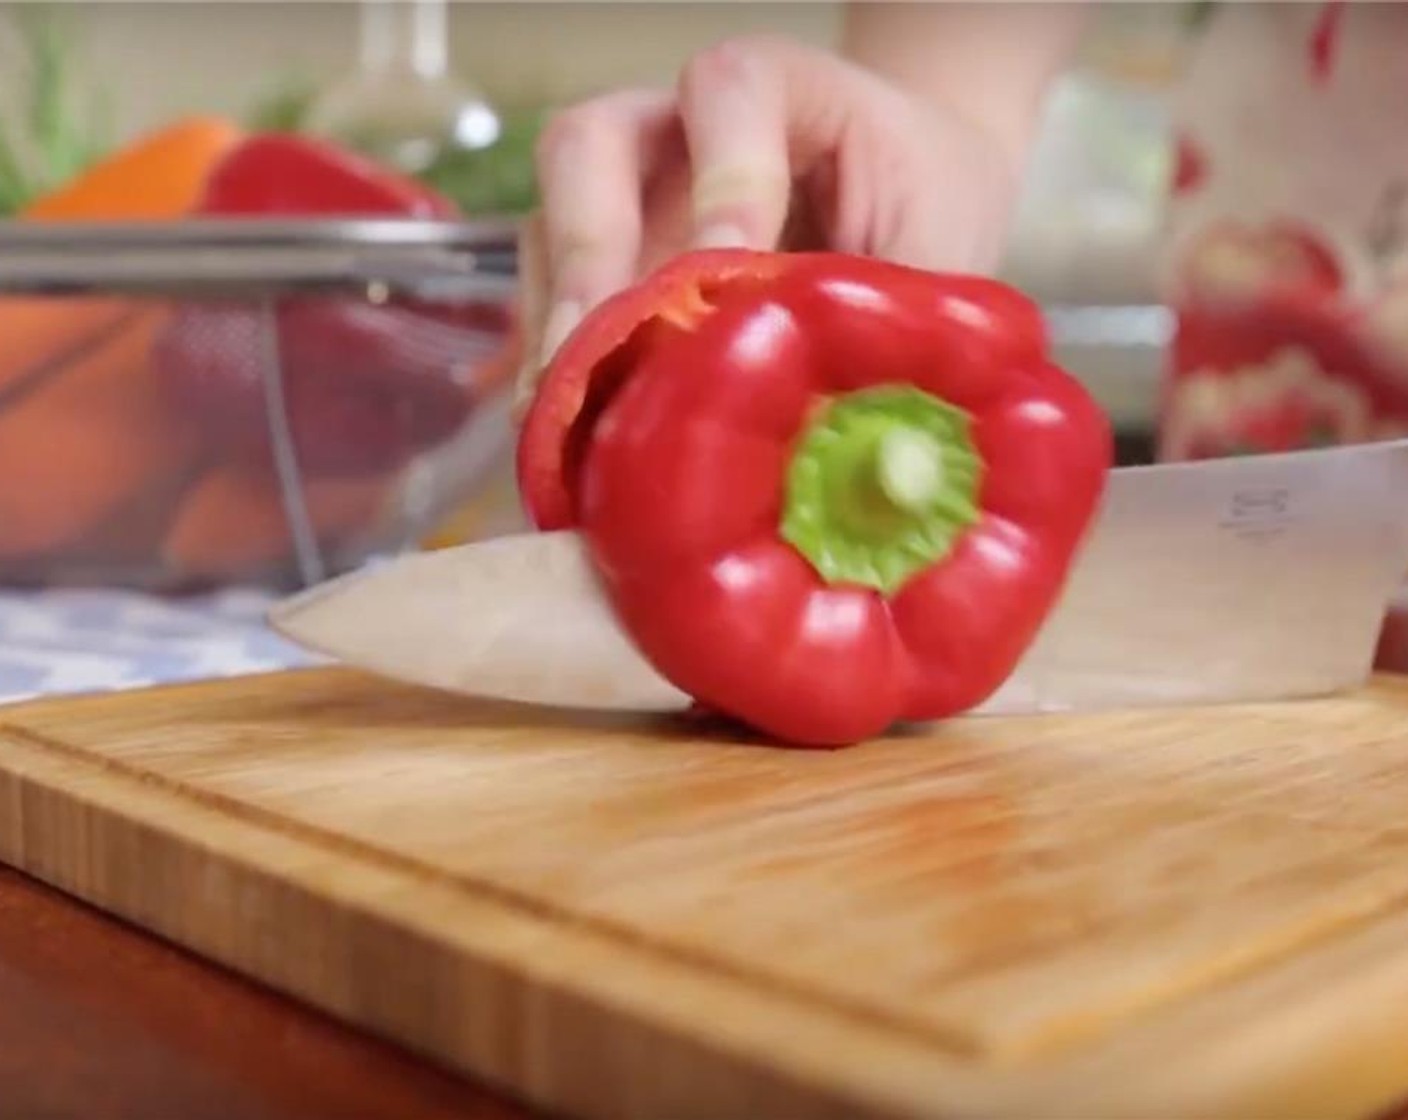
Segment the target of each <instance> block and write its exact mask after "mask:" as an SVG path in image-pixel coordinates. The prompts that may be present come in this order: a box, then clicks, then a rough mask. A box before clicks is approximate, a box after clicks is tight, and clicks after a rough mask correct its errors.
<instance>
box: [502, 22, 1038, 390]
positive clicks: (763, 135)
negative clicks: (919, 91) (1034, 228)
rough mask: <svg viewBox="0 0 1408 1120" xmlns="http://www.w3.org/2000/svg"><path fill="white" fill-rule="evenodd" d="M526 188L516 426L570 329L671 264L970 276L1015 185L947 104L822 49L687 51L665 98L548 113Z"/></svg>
mask: <svg viewBox="0 0 1408 1120" xmlns="http://www.w3.org/2000/svg"><path fill="white" fill-rule="evenodd" d="M538 177H539V185H540V190H541V194H542V208H541V210H540V211H539V212H537V213H536V214H534V215H533V216H532V218H531V219H530V220H529V221H528V222H527V223H526V226H525V229H524V234H523V238H522V242H521V246H520V273H521V301H522V302H521V307H520V322H521V329H522V330H523V331H524V334H525V350H524V352H525V355H526V356H527V358H526V362H525V366H524V368H523V370H522V372H521V373H520V376H519V383H518V387H517V408H518V412H519V414H520V415H521V414H522V413H523V412H524V411H526V408H527V405H528V404H529V402H530V401H531V399H532V395H533V393H534V391H535V389H536V386H537V380H538V375H539V373H540V371H541V369H542V367H543V366H544V365H546V363H547V361H548V360H549V359H550V358H551V356H552V353H553V352H554V351H555V350H556V348H557V347H558V346H559V345H560V344H561V342H562V341H563V339H564V338H565V337H566V336H567V335H568V334H570V333H571V331H572V329H573V328H574V327H575V326H576V325H577V323H578V322H580V321H581V319H582V317H583V316H584V315H585V314H586V313H587V312H589V311H590V310H591V309H592V308H593V307H594V306H595V305H596V304H598V303H600V302H601V301H602V300H603V299H605V298H606V297H608V296H610V295H612V294H613V293H614V292H616V291H618V290H619V289H621V288H623V287H625V286H627V285H629V284H630V283H631V282H632V281H634V280H635V279H636V278H638V277H639V276H640V275H642V274H643V273H645V272H648V271H649V270H651V269H652V268H653V267H655V266H656V265H658V264H660V263H661V262H663V261H664V260H665V259H667V258H668V257H670V256H673V255H674V254H676V253H678V252H682V251H684V250H687V249H690V248H706V247H712V248H718V247H726V246H727V247H747V248H754V249H773V248H782V249H806V248H827V249H834V250H837V251H841V252H848V253H859V254H866V255H871V256H878V257H884V258H887V259H890V260H894V261H898V262H900V263H904V264H910V265H914V266H916V267H921V268H930V269H936V270H962V271H979V272H981V271H987V270H989V269H991V268H992V267H993V266H994V265H995V263H996V261H997V257H998V254H999V252H1000V250H1001V246H1002V240H1003V237H1004V235H1005V232H1006V225H1007V220H1008V217H1009V214H1010V211H1011V209H1012V204H1013V201H1014V199H1015V195H1016V190H1017V178H1018V175H1017V168H1016V166H1015V161H1014V159H1013V156H1012V154H1011V153H1010V150H1009V149H1007V148H1005V147H1004V146H1003V145H1002V144H1001V143H999V142H998V140H997V139H996V138H995V137H994V136H992V135H990V134H989V133H988V132H987V131H985V130H984V129H983V128H982V127H981V126H980V125H979V124H978V123H977V122H975V121H974V120H973V119H971V117H966V116H964V115H963V114H962V113H960V112H959V111H958V110H957V109H955V108H952V107H950V106H948V105H945V104H942V103H934V102H932V101H925V102H920V101H918V100H916V99H914V98H912V97H910V96H909V95H907V94H906V93H904V92H903V91H902V90H900V89H899V88H898V87H896V86H892V85H890V84H888V83H887V82H885V81H884V80H882V79H881V78H879V77H877V76H876V75H875V74H872V73H871V72H869V71H867V70H865V69H862V68H860V67H858V66H855V65H852V64H851V63H848V62H846V61H845V60H843V59H841V58H839V57H837V56H835V55H832V54H829V53H826V52H824V51H819V50H814V49H811V48H808V47H804V46H801V45H798V44H795V43H790V42H787V41H784V40H779V39H773V38H745V39H735V40H730V41H727V42H724V43H722V44H719V45H717V46H714V47H711V48H709V49H707V50H705V51H703V52H702V53H700V54H698V55H695V56H694V57H693V58H692V59H691V60H690V61H689V62H688V63H687V64H686V65H685V67H684V69H683V71H682V72H681V74H680V77H679V80H678V83H677V85H676V87H675V89H673V90H647V89H639V90H628V91H622V92H616V93H609V94H606V95H604V96H601V97H597V98H594V99H592V100H589V101H585V102H583V103H581V104H578V105H576V106H573V107H571V108H568V109H567V110H565V111H564V112H562V113H560V114H559V115H558V116H556V117H555V118H554V119H553V120H552V121H551V122H549V125H548V127H547V129H546V131H545V132H544V135H543V137H542V140H541V142H540V144H539V148H538Z"/></svg>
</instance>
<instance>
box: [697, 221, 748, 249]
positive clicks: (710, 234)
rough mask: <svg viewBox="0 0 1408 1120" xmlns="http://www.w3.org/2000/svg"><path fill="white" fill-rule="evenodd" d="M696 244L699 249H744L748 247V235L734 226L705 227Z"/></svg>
mask: <svg viewBox="0 0 1408 1120" xmlns="http://www.w3.org/2000/svg"><path fill="white" fill-rule="evenodd" d="M694 244H695V247H696V248H699V249H744V248H747V246H748V235H747V234H745V233H744V232H743V231H742V230H741V229H739V228H738V226H734V225H727V224H723V225H712V226H705V227H704V229H703V230H701V231H700V233H699V236H698V237H696V238H695V239H694Z"/></svg>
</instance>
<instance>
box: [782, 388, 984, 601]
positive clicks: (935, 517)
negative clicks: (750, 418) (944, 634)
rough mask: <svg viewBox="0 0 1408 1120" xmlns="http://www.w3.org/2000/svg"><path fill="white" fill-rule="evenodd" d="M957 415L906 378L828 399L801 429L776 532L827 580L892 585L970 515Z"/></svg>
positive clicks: (969, 446)
mask: <svg viewBox="0 0 1408 1120" xmlns="http://www.w3.org/2000/svg"><path fill="white" fill-rule="evenodd" d="M970 424H971V421H970V418H969V416H968V414H967V413H966V412H964V411H963V410H962V409H960V408H957V407H955V406H953V405H951V404H948V403H947V402H945V401H942V400H940V399H939V398H937V397H935V396H932V395H930V394H928V393H925V392H922V391H921V390H919V389H916V388H914V387H913V386H909V385H882V386H877V387H874V388H870V389H862V390H859V391H857V392H854V393H849V394H847V395H846V396H844V397H840V398H838V399H837V400H835V401H833V402H832V403H831V404H830V405H829V406H828V407H827V409H826V410H825V412H824V413H823V414H822V416H821V417H820V418H819V419H817V420H816V421H815V422H813V423H812V424H811V425H810V426H809V427H808V429H807V430H806V431H805V432H804V433H803V434H802V437H801V439H800V441H799V444H798V449H797V452H796V454H795V456H794V458H793V460H792V464H791V466H790V467H789V469H788V476H787V494H786V500H785V502H784V507H783V515H782V522H781V525H780V532H781V534H782V536H783V538H784V539H785V540H787V541H788V542H789V543H790V544H792V545H793V547H795V548H796V549H797V550H798V551H799V552H801V553H802V555H803V556H805V557H806V558H807V559H808V560H809V561H810V562H811V564H812V566H813V567H814V568H816V570H817V571H818V572H819V573H820V574H821V575H822V576H823V577H824V578H826V579H827V580H830V581H832V582H836V583H855V584H862V585H865V586H869V587H874V588H876V589H878V590H880V591H883V592H885V593H887V594H888V593H890V592H893V591H894V590H896V589H897V588H898V587H899V586H900V585H901V584H903V583H904V582H905V581H906V580H907V579H909V578H910V577H911V576H912V575H914V574H915V573H916V572H918V571H919V570H920V569H922V568H925V567H927V566H929V565H930V564H933V563H935V562H936V561H938V560H940V559H942V558H943V557H944V556H945V555H946V554H947V553H948V552H949V551H950V550H951V549H952V548H953V546H954V544H955V543H956V541H957V539H958V537H959V535H960V534H961V533H962V532H963V530H964V529H965V528H966V527H967V526H969V525H971V524H973V523H974V522H975V521H976V520H977V518H978V509H977V496H978V485H979V476H980V474H981V472H982V462H981V459H980V457H979V455H978V452H977V448H976V446H975V445H974V443H973V441H972V438H971V436H970V434H969V427H970Z"/></svg>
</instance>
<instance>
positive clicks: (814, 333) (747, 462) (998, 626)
mask: <svg viewBox="0 0 1408 1120" xmlns="http://www.w3.org/2000/svg"><path fill="white" fill-rule="evenodd" d="M882 383H906V384H911V385H914V386H916V387H918V388H921V389H923V390H926V391H928V392H930V393H932V394H934V395H936V396H938V397H939V398H941V399H943V400H946V401H948V402H950V403H952V404H954V405H956V406H958V407H961V408H963V409H965V410H966V411H967V412H968V413H969V414H970V416H971V418H972V435H973V439H974V441H975V443H976V446H977V449H978V451H979V454H980V456H981V458H982V460H983V463H984V470H983V475H982V478H981V482H980V485H979V494H978V506H979V510H980V519H979V521H978V523H977V524H976V525H974V526H972V527H971V528H970V529H968V530H967V531H965V532H964V533H963V534H962V535H961V536H960V537H959V539H958V542H957V544H956V545H955V547H954V548H953V550H952V551H951V552H950V554H949V555H947V556H945V557H943V558H942V559H940V560H939V561H937V562H936V563H934V564H933V565H931V566H930V567H928V568H926V569H924V570H922V571H920V572H919V573H917V574H916V575H915V576H913V577H911V578H910V580H908V581H907V582H906V583H905V584H904V585H903V586H901V587H900V588H899V589H898V591H897V592H895V593H894V594H893V595H890V596H886V595H883V594H882V593H880V592H879V591H876V590H872V589H870V588H867V587H861V586H855V585H843V584H837V585H828V584H827V583H826V582H825V581H823V579H822V578H821V576H820V575H819V574H818V573H817V572H816V570H815V569H814V568H813V567H812V566H811V565H810V564H809V563H808V562H807V560H806V559H804V558H803V556H802V555H801V554H800V553H799V552H798V551H797V550H796V549H794V548H793V547H792V546H791V545H790V544H788V543H787V542H786V541H784V540H783V539H782V538H781V537H780V536H779V529H778V526H779V519H780V515H781V511H782V507H783V500H784V486H785V474H786V471H787V467H788V464H789V462H790V460H791V457H792V454H793V450H794V445H795V441H796V440H797V438H798V436H799V435H800V434H801V432H802V431H804V430H805V427H806V425H807V422H808V421H809V419H810V418H811V416H812V415H813V414H814V410H815V409H816V408H817V407H818V405H819V404H821V403H824V402H825V401H826V400H827V399H829V398H831V397H834V396H837V395H840V394H844V393H846V392H848V391H851V390H856V389H860V388H864V387H867V386H872V385H878V384H882ZM1111 456H1112V439H1111V433H1110V429H1109V425H1108V422H1107V421H1106V419H1105V417H1104V415H1103V413H1102V412H1101V410H1100V409H1099V408H1098V406H1097V405H1096V404H1095V402H1094V401H1093V400H1092V399H1091V398H1090V396H1089V394H1088V393H1087V392H1086V391H1085V390H1084V389H1083V388H1082V387H1081V386H1080V384H1079V383H1078V382H1076V381H1075V380H1074V379H1072V378H1071V377H1069V376H1068V375H1067V374H1066V373H1064V372H1063V371H1062V370H1060V369H1059V368H1057V367H1056V366H1055V365H1053V364H1052V363H1051V361H1050V360H1049V358H1048V356H1047V354H1046V337H1045V332H1044V328H1043V324H1042V321H1041V317H1040V314H1039V312H1038V310H1037V308H1036V307H1035V306H1034V305H1033V304H1032V303H1031V302H1030V301H1028V300H1027V299H1026V298H1025V297H1023V296H1022V295H1020V294H1019V293H1017V292H1015V291H1014V290H1012V289H1011V288H1009V287H1006V286H1005V285H1002V284H999V283H996V282H993V281H989V280H985V279H981V278H976V277H964V276H949V275H938V274H934V273H927V272H922V271H918V270H914V269H910V268H906V267H903V266H900V265H896V264H891V263H887V262H882V261H876V260H870V259H864V258H856V257H850V256H844V255H839V254H797V255H781V254H754V253H747V252H736V251H719V252H708V253H698V254H692V255H688V256H685V257H682V258H679V259H678V260H676V261H675V262H674V263H673V264H672V265H669V266H667V267H666V268H665V269H664V270H662V271H661V272H659V273H657V274H656V275H655V276H653V277H651V278H648V279H647V280H646V281H645V282H644V283H643V284H641V285H638V286H637V287H635V288H633V289H631V290H630V291H628V292H625V293H623V294H622V295H619V296H617V297H616V298H615V299H614V300H612V301H610V302H609V303H607V304H604V305H603V306H602V307H601V308H600V309H599V310H598V311H597V313H596V314H594V315H593V316H591V317H589V318H588V320H587V321H586V322H585V323H584V324H583V325H582V327H581V328H580V329H579V330H578V331H577V332H576V333H575V334H574V335H573V337H572V338H570V339H569V340H568V342H567V344H566V345H564V347H563V348H562V350H561V351H560V352H559V354H558V355H557V357H556V358H555V360H554V361H553V363H552V364H551V366H550V368H549V369H548V370H547V372H546V374H545V377H544V380H543V384H542V386H541V389H540V392H539V395H538V397H537V400H536V401H535V404H534V406H533V408H532V409H531V410H530V413H529V415H528V417H527V418H526V420H525V425H524V430H523V433H522V438H521V442H520V445H519V463H518V465H519V478H520V486H521V489H522V491H523V493H524V496H525V499H526V503H527V506H528V510H529V513H530V515H531V516H532V517H533V519H534V521H535V522H536V524H537V525H538V526H539V527H541V528H544V529H551V528H562V527H568V526H579V527H580V528H581V530H582V531H583V533H584V535H585V537H586V539H587V541H588V544H589V547H590V550H591V553H592V556H593V558H594V561H595V563H596V565H597V567H598V570H599V572H600V575H601V577H602V580H603V582H604V585H605V587H606V589H607V591H608V594H609V596H610V598H611V601H612V603H613V606H614V608H615V610H616V612H617V614H618V617H619V618H620V619H621V621H622V624H623V625H624V626H625V628H626V630H627V632H628V633H629V634H630V635H631V637H632V639H633V640H634V642H635V643H636V645H637V646H638V648H639V649H640V650H641V652H642V653H643V654H644V656H645V657H646V658H647V659H648V660H650V661H651V663H652V664H653V665H654V666H655V667H656V669H657V670H658V671H659V672H660V673H662V674H663V675H664V676H665V677H666V678H668V679H669V680H671V681H672V682H673V683H674V684H675V685H676V686H677V687H679V688H681V689H683V690H684V691H686V692H688V693H689V694H690V695H691V696H693V697H695V698H696V699H697V700H698V701H700V702H701V703H703V704H704V705H706V706H708V707H711V708H714V709H716V710H719V711H721V712H725V713H727V714H729V715H732V716H734V717H736V718H738V719H741V720H743V721H744V722H746V723H749V724H751V725H752V726H754V727H755V728H758V729H760V730H762V731H765V732H767V733H769V734H771V735H773V736H776V737H778V738H781V739H784V740H787V741H790V742H793V743H797V744H809V745H838V744H845V743H851V742H855V741H857V740H859V739H863V738H866V737H869V736H873V735H876V734H880V733H882V732H884V731H885V730H886V729H887V728H889V727H890V726H892V725H893V724H895V723H897V722H901V721H913V720H929V719H936V718H940V717H943V716H947V715H951V714H954V713H957V712H961V711H964V710H966V709H968V708H971V707H973V706H974V705H976V704H979V703H981V702H982V701H983V700H984V699H986V698H987V697H988V696H989V695H991V693H993V692H994V691H995V690H996V689H997V688H998V687H999V686H1000V685H1001V684H1002V682H1003V681H1004V680H1005V679H1006V678H1007V676H1008V675H1009V674H1010V673H1011V671H1012V669H1013V668H1014V667H1015V666H1016V663H1017V661H1018V660H1019V658H1020V657H1021V656H1022V654H1023V653H1024V652H1025V651H1026V649H1027V648H1028V646H1029V645H1030V643H1031V641H1032V640H1033V638H1034V637H1035V636H1036V633H1037V631H1038V630H1039V628H1040V626H1041V624H1042V623H1043V622H1044V621H1045V619H1046V617H1047V615H1048V614H1049V612H1050V610H1051V608H1052V606H1053V605H1054V603H1055V601H1056V598H1057V596H1058V595H1059V593H1060V591H1061V589H1062V587H1063V585H1064V582H1065V578H1066V575H1067V572H1068V570H1069V567H1070V565H1071V562H1072V559H1073V557H1074V555H1075V554H1076V551H1077V549H1078V547H1079V544H1080V542H1081V540H1082V538H1083V536H1084V533H1085V531H1086V528H1087V526H1088V525H1089V523H1090V521H1091V519H1092V517H1093V515H1094V512H1095V510H1096V507H1097V505H1098V503H1099V499H1100V497H1101V494H1102V492H1103V489H1104V480H1105V477H1106V473H1107V471H1108V469H1109V467H1110V464H1111Z"/></svg>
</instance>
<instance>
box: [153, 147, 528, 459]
mask: <svg viewBox="0 0 1408 1120" xmlns="http://www.w3.org/2000/svg"><path fill="white" fill-rule="evenodd" d="M198 213H199V215H201V216H210V217H217V216H218V217H256V216H257V217H263V218H281V217H284V218H289V219H297V218H300V217H316V218H323V219H326V218H377V217H381V218H420V219H444V218H453V217H455V216H456V215H457V210H456V208H455V206H454V204H453V203H452V202H450V201H449V200H448V199H445V198H443V197H441V196H440V195H438V194H437V193H436V192H434V191H433V190H431V189H429V188H428V187H426V186H424V185H423V184H421V183H420V182H418V181H417V180H415V179H412V178H410V177H409V176H406V175H402V174H400V173H398V172H395V171H392V170H389V169H387V168H383V167H381V166H379V165H377V164H376V163H374V162H372V161H370V160H367V159H365V158H363V157H361V156H359V155H356V154H355V153H352V152H348V151H345V150H343V149H341V148H339V147H337V146H336V145H333V144H329V143H327V142H325V141H321V140H316V139H311V138H307V137H299V136H287V135H282V134H278V133H270V134H260V135H255V136H252V137H250V138H248V139H246V140H244V141H242V142H241V143H240V144H237V145H236V146H235V147H234V148H232V149H231V151H230V152H229V153H228V154H227V155H226V156H225V157H224V158H223V159H222V160H221V162H220V163H219V164H218V165H217V167H216V168H215V169H214V170H213V171H212V173H211V176H210V179H209V181H208V182H207V183H206V188H205V192H204V195H203V197H202V199H201V202H200V205H199V208H198ZM274 323H275V328H276V334H277V339H278V353H279V358H280V370H281V373H282V379H283V390H284V404H285V408H286V410H287V413H288V420H289V426H290V429H291V433H292V438H293V444H294V449H295V452H296V454H297V456H298V461H299V465H300V467H301V468H302V469H303V470H304V471H306V472H307V473H308V474H310V475H320V476H352V475H375V474H382V473H386V472H390V471H394V470H397V469H399V468H400V467H402V466H404V465H405V463H406V462H408V461H409V460H410V459H411V458H412V457H413V456H414V455H416V454H417V453H419V452H421V451H423V450H425V449H427V448H429V447H433V446H435V445H436V444H438V443H440V442H442V441H444V440H445V439H446V438H448V437H449V436H451V435H453V434H454V432H455V431H457V430H458V429H459V426H460V425H461V424H462V423H463V422H464V420H465V418H466V416H467V415H468V412H469V410H470V409H471V408H472V407H473V405H474V401H475V394H474V391H473V388H474V387H473V384H472V382H473V381H474V380H475V377H474V374H475V370H474V368H473V364H474V363H475V361H476V359H477V356H478V355H479V354H480V353H482V351H483V349H484V345H483V343H484V335H485V333H486V332H487V333H490V334H495V335H497V334H501V333H505V332H506V331H507V321H506V318H505V316H504V315H503V313H502V312H501V311H500V310H499V309H497V308H487V307H477V308H476V307H469V308H451V307H448V306H439V305H430V304H423V303H416V302H415V301H412V300H406V299H400V298H397V299H392V300H390V301H388V302H386V303H384V304H371V303H369V302H367V301H366V300H364V299H362V298H360V297H357V296H352V297H343V296H337V297H331V296H313V297H301V298H290V299H285V300H281V301H280V302H279V304H278V305H277V307H276V308H275V310H274ZM265 325H266V320H265V316H264V312H263V310H262V309H261V308H260V307H259V306H258V304H257V303H255V302H253V301H242V302H234V303H211V302H204V301H192V302H190V303H185V304H182V305H180V306H179V307H178V308H177V310H176V312H175V314H174V316H173V318H172V321H171V324H170V326H169V327H168V328H167V329H166V330H165V332H164V333H163V335H162V336H161V337H160V338H159V339H158V342H157V347H156V358H157V363H158V368H159V369H160V370H161V372H162V373H163V375H164V376H165V378H166V380H167V383H168V385H169V386H170V388H171V391H172V393H173V396H174V397H175V399H176V400H177V401H178V402H179V403H180V405H181V406H182V407H183V409H184V410H185V411H186V412H187V414H188V415H189V416H190V417H191V418H192V420H194V421H195V422H196V423H197V424H199V425H200V427H201V429H202V431H203V432H204V435H205V438H206V441H207V443H208V445H209V446H210V447H211V448H212V449H213V450H215V451H217V452H218V453H220V454H223V455H224V456H226V457H228V458H231V459H234V460H236V461H240V462H247V463H250V464H253V465H266V464H267V463H268V462H269V454H270V429H269V422H268V419H267V413H266V404H265V389H264V377H265V360H266V359H265V353H266V351H265V346H264V344H263V334H264V331H265Z"/></svg>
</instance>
